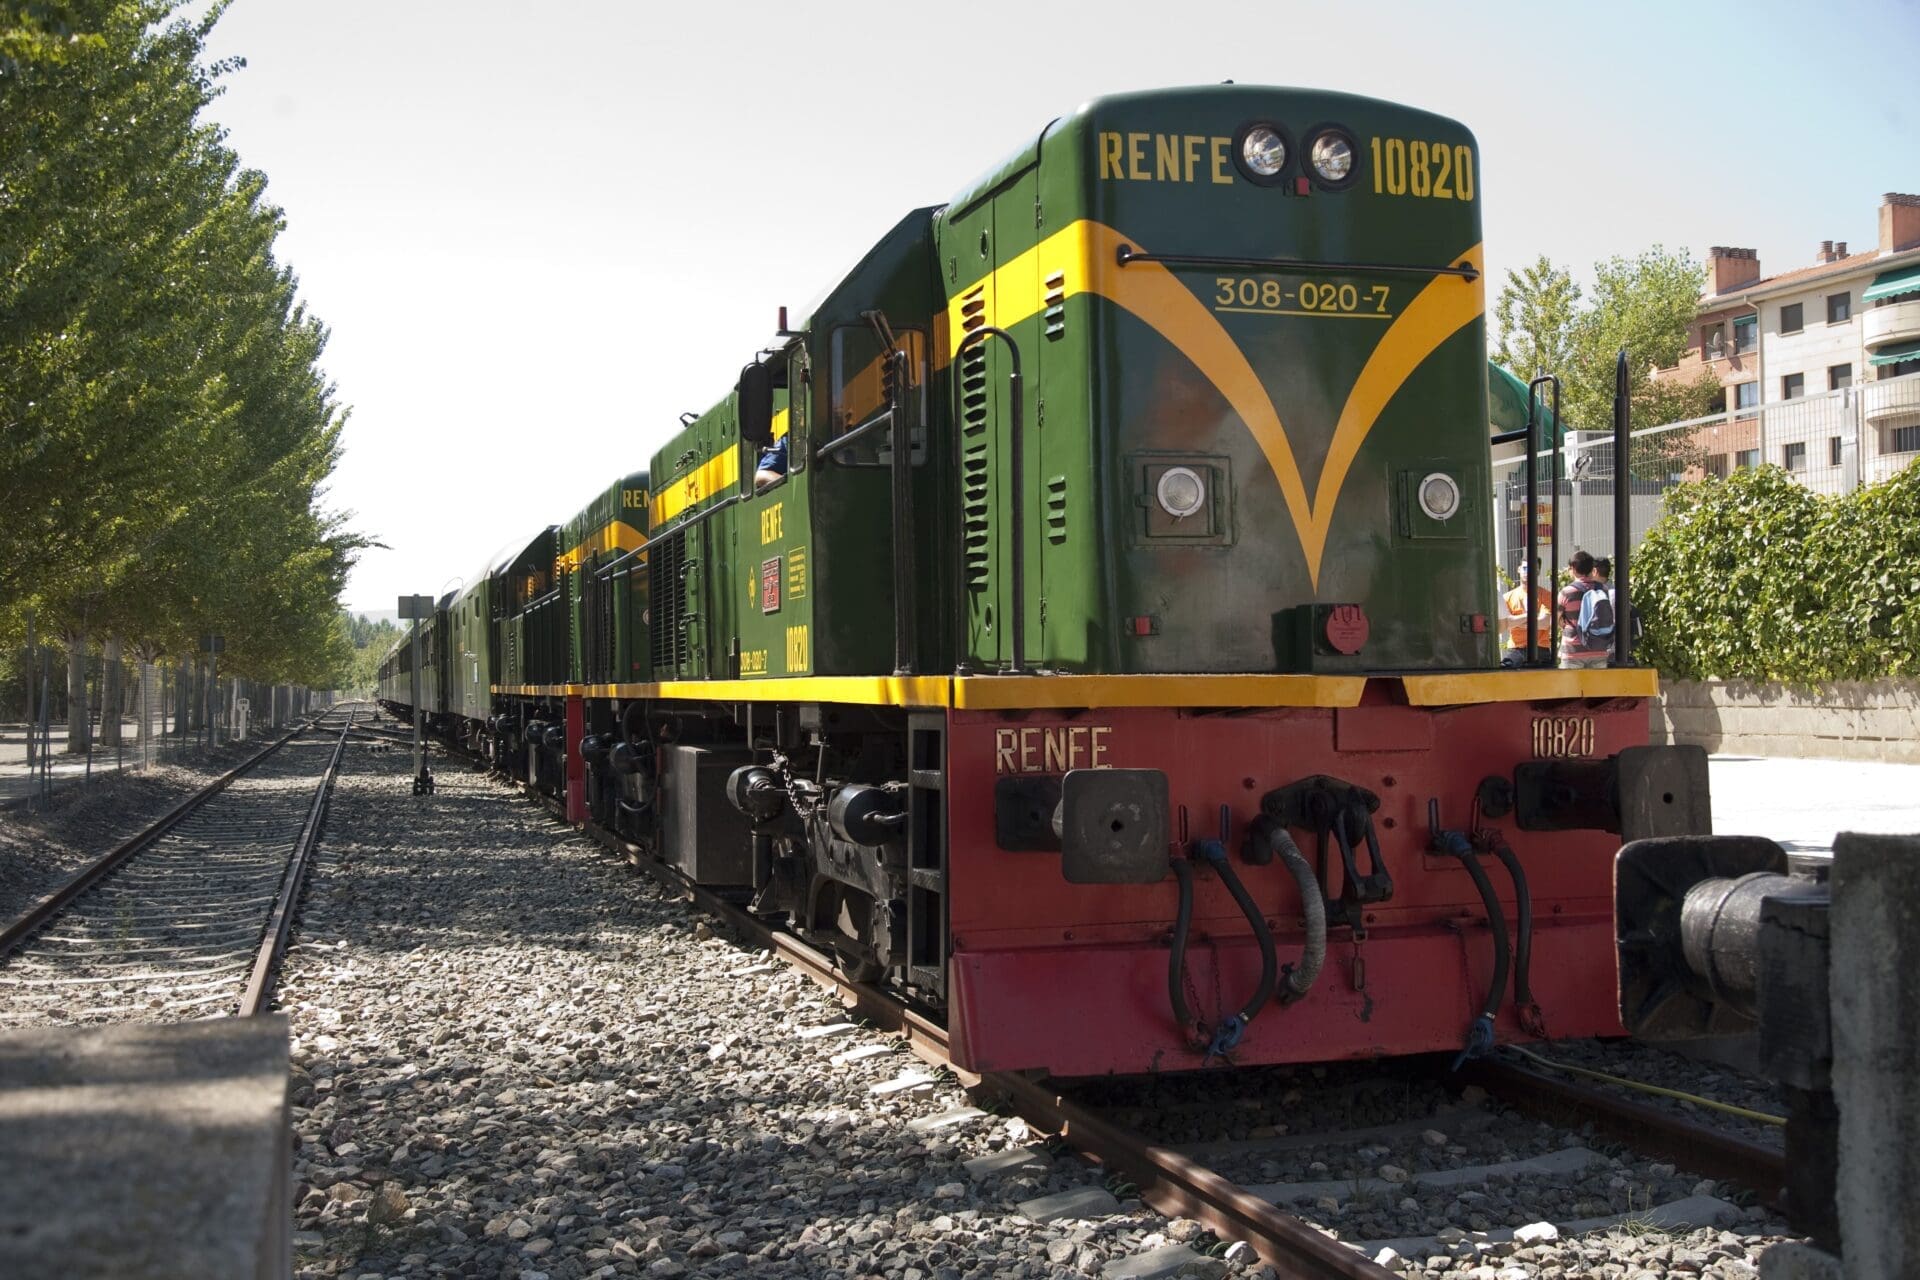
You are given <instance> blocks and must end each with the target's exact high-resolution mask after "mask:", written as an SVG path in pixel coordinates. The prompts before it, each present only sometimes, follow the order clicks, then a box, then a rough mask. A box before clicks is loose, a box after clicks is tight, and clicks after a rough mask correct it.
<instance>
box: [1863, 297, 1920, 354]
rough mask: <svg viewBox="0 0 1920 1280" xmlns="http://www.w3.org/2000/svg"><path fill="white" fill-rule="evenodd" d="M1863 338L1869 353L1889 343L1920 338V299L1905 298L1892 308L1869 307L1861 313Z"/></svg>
mask: <svg viewBox="0 0 1920 1280" xmlns="http://www.w3.org/2000/svg"><path fill="white" fill-rule="evenodd" d="M1860 330H1861V337H1862V338H1863V339H1864V340H1865V342H1866V344H1867V353H1868V354H1869V355H1871V354H1872V353H1873V350H1874V348H1876V347H1882V346H1885V345H1886V344H1887V343H1889V342H1910V341H1912V340H1913V339H1915V338H1920V297H1908V298H1903V299H1901V300H1900V301H1899V302H1896V303H1894V304H1892V305H1891V306H1884V307H1869V308H1867V310H1865V311H1863V312H1861V313H1860Z"/></svg>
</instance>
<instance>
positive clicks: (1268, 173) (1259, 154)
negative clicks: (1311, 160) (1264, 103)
mask: <svg viewBox="0 0 1920 1280" xmlns="http://www.w3.org/2000/svg"><path fill="white" fill-rule="evenodd" d="M1240 158H1241V159H1242V160H1244V161H1246V164H1247V168H1249V169H1251V170H1252V171H1253V172H1255V173H1257V174H1259V175H1260V176H1261V177H1263V178H1271V177H1273V176H1274V175H1275V174H1277V173H1279V172H1280V171H1281V170H1282V169H1284V168H1286V167H1287V140H1286V139H1285V138H1283V137H1281V136H1280V131H1279V130H1278V129H1276V128H1274V127H1273V126H1272V125H1267V124H1257V125H1255V126H1253V128H1251V129H1249V130H1247V136H1246V137H1244V138H1242V139H1240Z"/></svg>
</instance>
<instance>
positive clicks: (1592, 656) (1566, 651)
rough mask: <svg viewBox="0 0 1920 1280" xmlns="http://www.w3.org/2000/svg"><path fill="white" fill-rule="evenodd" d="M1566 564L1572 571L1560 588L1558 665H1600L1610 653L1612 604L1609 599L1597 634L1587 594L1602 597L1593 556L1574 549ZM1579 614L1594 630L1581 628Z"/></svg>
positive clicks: (1596, 626)
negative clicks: (1602, 628)
mask: <svg viewBox="0 0 1920 1280" xmlns="http://www.w3.org/2000/svg"><path fill="white" fill-rule="evenodd" d="M1567 568H1568V570H1570V571H1571V572H1572V574H1573V581H1572V582H1569V583H1568V584H1567V585H1566V586H1564V587H1562V588H1561V589H1560V665H1561V666H1562V667H1564V668H1569V669H1572V668H1580V667H1604V666H1606V665H1607V660H1608V658H1609V657H1611V656H1612V646H1613V608H1612V605H1611V603H1609V604H1608V607H1607V610H1606V619H1605V623H1606V634H1605V635H1600V634H1598V631H1599V622H1598V620H1597V619H1596V618H1595V615H1594V606H1593V603H1590V602H1589V601H1588V600H1587V597H1588V595H1589V594H1590V593H1594V592H1597V593H1598V594H1599V598H1600V599H1601V600H1605V599H1606V588H1605V587H1603V586H1602V585H1601V584H1599V583H1598V582H1596V581H1594V577H1593V557H1592V556H1591V555H1589V554H1588V553H1587V552H1585V551H1576V552H1574V553H1573V555H1572V557H1571V558H1569V559H1568V561H1567ZM1596 603H1597V602H1596ZM1582 618H1585V619H1586V620H1587V627H1588V628H1590V629H1592V630H1593V631H1594V632H1595V634H1591V635H1590V634H1588V631H1587V630H1583V629H1582V627H1581V620H1582Z"/></svg>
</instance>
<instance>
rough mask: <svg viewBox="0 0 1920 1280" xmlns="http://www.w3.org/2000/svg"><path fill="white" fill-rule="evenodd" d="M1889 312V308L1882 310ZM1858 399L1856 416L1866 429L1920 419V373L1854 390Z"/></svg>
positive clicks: (1863, 385)
mask: <svg viewBox="0 0 1920 1280" xmlns="http://www.w3.org/2000/svg"><path fill="white" fill-rule="evenodd" d="M1881 310H1883V311H1891V310H1893V308H1892V307H1883V308H1881ZM1855 391H1856V393H1857V394H1858V395H1859V397H1860V412H1861V415H1862V416H1863V417H1865V418H1866V421H1867V425H1868V426H1870V427H1877V426H1881V425H1896V426H1897V425H1904V424H1905V423H1906V422H1911V421H1913V420H1915V419H1920V373H1916V374H1908V375H1907V376H1906V377H1904V378H1888V379H1885V380H1883V381H1880V382H1868V383H1864V384H1862V385H1860V386H1859V387H1857V388H1855Z"/></svg>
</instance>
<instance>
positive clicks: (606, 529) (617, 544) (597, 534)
mask: <svg viewBox="0 0 1920 1280" xmlns="http://www.w3.org/2000/svg"><path fill="white" fill-rule="evenodd" d="M646 545H647V535H646V534H644V533H641V532H640V531H639V530H638V529H636V528H634V527H633V526H632V525H630V524H628V523H627V522H626V521H624V520H613V521H609V522H608V523H606V524H604V525H601V526H600V527H599V528H598V529H596V530H594V532H592V533H590V534H588V535H587V539H586V541H584V542H582V543H581V544H580V545H579V546H577V547H574V548H573V549H571V550H569V551H565V552H562V553H561V554H560V555H558V556H556V557H554V561H553V567H554V571H555V572H557V573H571V572H572V571H573V570H575V569H578V568H579V567H580V566H581V565H582V564H583V563H585V561H586V558H587V557H588V556H590V555H596V554H599V553H601V552H606V551H638V550H639V549H640V548H641V547H644V546H646Z"/></svg>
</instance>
